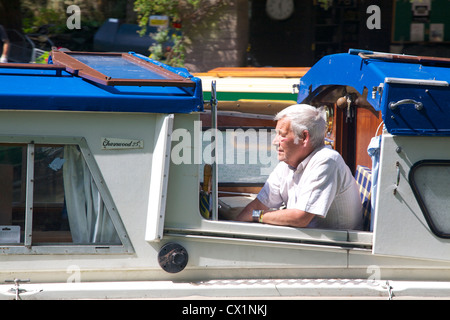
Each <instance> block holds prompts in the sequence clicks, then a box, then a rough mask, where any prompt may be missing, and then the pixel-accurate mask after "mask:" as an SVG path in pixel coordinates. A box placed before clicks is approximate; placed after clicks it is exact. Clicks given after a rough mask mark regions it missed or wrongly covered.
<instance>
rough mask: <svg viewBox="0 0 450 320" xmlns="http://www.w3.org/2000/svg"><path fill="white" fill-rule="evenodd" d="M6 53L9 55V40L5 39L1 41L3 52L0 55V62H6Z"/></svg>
mask: <svg viewBox="0 0 450 320" xmlns="http://www.w3.org/2000/svg"><path fill="white" fill-rule="evenodd" d="M8 55H9V40H7V41H5V42H4V43H3V53H2V56H1V57H0V62H3V63H4V62H8Z"/></svg>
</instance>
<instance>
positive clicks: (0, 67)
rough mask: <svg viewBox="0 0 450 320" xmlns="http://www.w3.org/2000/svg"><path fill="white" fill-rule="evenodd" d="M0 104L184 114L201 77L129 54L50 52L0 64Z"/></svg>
mask: <svg viewBox="0 0 450 320" xmlns="http://www.w3.org/2000/svg"><path fill="white" fill-rule="evenodd" d="M0 109H9V110H67V111H102V112H146V113H190V112H195V111H202V110H203V96H202V86H201V80H200V79H199V78H196V77H193V76H192V75H190V74H189V73H188V72H187V71H186V70H185V69H181V68H171V67H169V66H167V65H164V64H162V63H159V62H157V61H154V60H152V59H149V58H146V57H144V56H142V55H139V54H135V53H128V54H122V53H120V54H109V53H84V52H83V53H82V52H78V53H77V52H59V51H53V52H52V56H51V59H50V61H49V64H47V65H38V64H0Z"/></svg>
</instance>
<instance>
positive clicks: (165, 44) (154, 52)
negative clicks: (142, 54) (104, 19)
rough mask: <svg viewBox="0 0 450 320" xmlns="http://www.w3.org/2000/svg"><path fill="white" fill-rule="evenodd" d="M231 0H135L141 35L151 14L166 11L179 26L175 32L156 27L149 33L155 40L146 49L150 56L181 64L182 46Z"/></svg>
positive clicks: (164, 13)
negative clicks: (156, 29) (155, 29)
mask: <svg viewBox="0 0 450 320" xmlns="http://www.w3.org/2000/svg"><path fill="white" fill-rule="evenodd" d="M230 3H231V0H136V1H135V3H134V10H135V11H136V12H137V15H138V22H139V25H140V26H141V27H142V31H141V35H143V34H145V32H146V28H147V26H148V24H149V19H150V16H151V15H166V16H168V17H169V18H170V21H171V22H172V23H174V22H175V23H177V24H178V25H179V26H178V27H177V28H176V32H173V28H172V31H171V30H169V29H167V28H159V31H158V32H157V33H155V34H152V35H151V37H152V38H153V39H154V40H155V41H156V43H155V44H154V45H152V46H151V47H150V48H149V50H150V53H151V54H150V57H151V58H152V59H155V60H158V61H162V62H164V63H166V64H168V65H171V66H175V67H182V66H184V59H185V53H186V49H187V47H188V46H189V44H190V43H191V41H192V39H193V38H194V36H198V35H201V34H202V33H204V32H205V31H206V30H208V29H209V28H210V27H211V26H212V25H213V21H214V20H215V19H217V18H218V17H219V16H220V14H221V13H222V9H223V8H225V7H226V6H227V5H230Z"/></svg>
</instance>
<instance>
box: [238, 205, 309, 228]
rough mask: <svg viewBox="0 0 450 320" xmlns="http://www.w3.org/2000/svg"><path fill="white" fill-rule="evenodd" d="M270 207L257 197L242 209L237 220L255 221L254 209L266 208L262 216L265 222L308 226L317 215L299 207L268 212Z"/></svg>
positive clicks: (300, 226)
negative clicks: (253, 216)
mask: <svg viewBox="0 0 450 320" xmlns="http://www.w3.org/2000/svg"><path fill="white" fill-rule="evenodd" d="M268 209H269V208H268V207H266V206H265V205H264V204H263V203H262V202H261V201H259V200H258V199H257V198H256V199H255V200H253V201H252V202H250V203H249V204H248V205H247V206H246V207H245V208H244V210H242V212H241V213H240V214H239V215H238V216H237V218H236V220H237V221H246V222H251V221H253V219H252V213H253V210H264V211H265V212H264V214H263V218H262V222H263V223H267V224H274V225H279V226H291V227H297V228H303V227H306V226H307V225H308V224H309V223H310V222H311V220H312V219H313V218H314V216H315V215H314V214H312V213H309V212H305V211H302V210H299V209H283V210H275V211H267V212H266V210H268Z"/></svg>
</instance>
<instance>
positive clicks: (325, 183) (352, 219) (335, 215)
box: [237, 104, 362, 229]
mask: <svg viewBox="0 0 450 320" xmlns="http://www.w3.org/2000/svg"><path fill="white" fill-rule="evenodd" d="M275 120H277V125H276V136H275V139H274V141H273V144H274V145H276V146H277V151H278V159H279V160H280V163H279V164H278V165H277V166H276V168H275V169H274V171H273V172H272V173H271V174H270V176H269V178H268V179H267V181H266V183H265V184H264V187H263V188H262V189H261V191H260V193H259V194H258V196H257V198H256V199H255V200H253V201H252V202H251V203H249V204H248V205H247V206H246V207H245V208H244V210H243V211H242V212H241V213H240V214H239V215H238V217H237V220H238V221H249V222H250V221H254V222H260V223H267V224H274V225H282V226H293V227H312V228H333V229H360V228H361V225H362V206H361V200H360V197H359V192H358V188H357V185H356V181H355V179H354V178H353V176H352V174H351V172H350V169H349V168H348V166H347V165H346V163H345V162H344V160H343V159H342V157H341V155H340V154H339V153H338V152H336V151H335V150H333V149H331V148H329V147H327V146H325V145H324V137H325V133H326V128H327V124H326V119H325V112H324V110H323V109H322V108H315V107H312V106H310V105H306V104H300V105H293V106H290V107H288V108H286V109H284V110H282V111H281V112H280V113H278V114H277V115H276V117H275ZM283 204H284V205H285V206H286V208H285V209H282V210H277V209H275V210H272V209H270V208H280V207H281V206H282V205H283Z"/></svg>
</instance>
